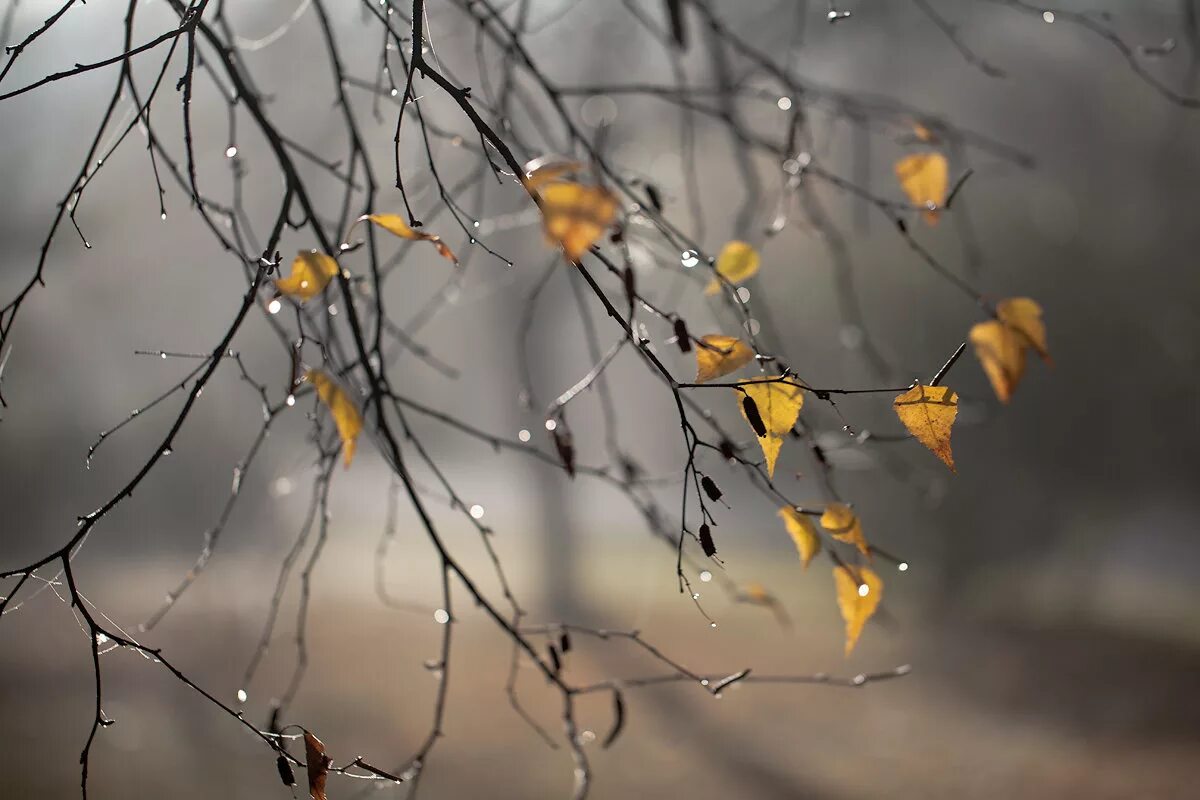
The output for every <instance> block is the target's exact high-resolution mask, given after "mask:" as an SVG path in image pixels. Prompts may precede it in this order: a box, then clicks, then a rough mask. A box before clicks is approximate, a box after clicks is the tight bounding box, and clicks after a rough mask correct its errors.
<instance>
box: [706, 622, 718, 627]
mask: <svg viewBox="0 0 1200 800" xmlns="http://www.w3.org/2000/svg"><path fill="white" fill-rule="evenodd" d="M708 627H710V628H715V627H717V623H715V622H710V623H709V625H708Z"/></svg>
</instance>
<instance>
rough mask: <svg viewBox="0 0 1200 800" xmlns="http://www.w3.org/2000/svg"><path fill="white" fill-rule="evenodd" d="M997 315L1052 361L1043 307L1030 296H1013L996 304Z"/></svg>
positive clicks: (1046, 360)
mask: <svg viewBox="0 0 1200 800" xmlns="http://www.w3.org/2000/svg"><path fill="white" fill-rule="evenodd" d="M996 316H997V317H999V318H1000V321H1001V322H1003V323H1004V324H1005V325H1007V326H1008V327H1010V328H1012V329H1013V330H1014V331H1016V332H1017V333H1018V334H1020V335H1021V336H1022V337H1024V338H1025V340H1026V341H1027V342H1028V343H1029V344H1030V346H1032V347H1033V349H1034V350H1036V351H1037V353H1038V355H1040V356H1041V357H1042V360H1044V361H1045V362H1047V363H1050V351H1049V349H1048V348H1047V347H1046V325H1045V323H1044V322H1042V307H1041V306H1040V305H1038V304H1037V303H1036V302H1035V301H1033V300H1030V299H1029V298H1028V297H1012V298H1009V299H1008V300H1001V301H1000V302H999V303H997V304H996Z"/></svg>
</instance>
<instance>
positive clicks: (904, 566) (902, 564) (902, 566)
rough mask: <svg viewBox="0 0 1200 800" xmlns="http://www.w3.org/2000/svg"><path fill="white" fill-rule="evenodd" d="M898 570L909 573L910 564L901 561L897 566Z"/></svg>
mask: <svg viewBox="0 0 1200 800" xmlns="http://www.w3.org/2000/svg"><path fill="white" fill-rule="evenodd" d="M896 569H898V570H900V571H901V572H908V562H907V561H901V562H900V563H899V564H897V565H896Z"/></svg>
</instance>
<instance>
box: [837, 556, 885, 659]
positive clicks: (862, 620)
mask: <svg viewBox="0 0 1200 800" xmlns="http://www.w3.org/2000/svg"><path fill="white" fill-rule="evenodd" d="M833 581H834V583H835V584H836V586H837V601H838V608H839V609H841V612H842V619H843V620H845V621H846V655H847V656H848V655H850V653H851V651H852V650H854V645H855V644H857V643H858V637H859V636H860V635H861V634H862V629H863V626H864V625H866V624H867V620H869V619H870V618H871V615H872V614H874V613H875V609H876V608H878V607H879V601H880V600H882V599H883V581H881V580H880V579H879V576H878V575H876V574H875V573H874V572H873V571H872V570H871V569H870V568H868V567H844V566H837V567H834V568H833Z"/></svg>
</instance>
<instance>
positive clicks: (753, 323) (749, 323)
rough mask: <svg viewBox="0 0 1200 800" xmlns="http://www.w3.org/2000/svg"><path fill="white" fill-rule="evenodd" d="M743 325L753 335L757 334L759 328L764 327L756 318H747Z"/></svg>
mask: <svg viewBox="0 0 1200 800" xmlns="http://www.w3.org/2000/svg"><path fill="white" fill-rule="evenodd" d="M742 327H743V328H745V329H746V332H747V333H749V334H750V335H751V336H757V335H758V332H759V330H760V329H761V328H762V326H761V325H759V323H758V320H756V319H748V320H746V321H745V322H743V323H742Z"/></svg>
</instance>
